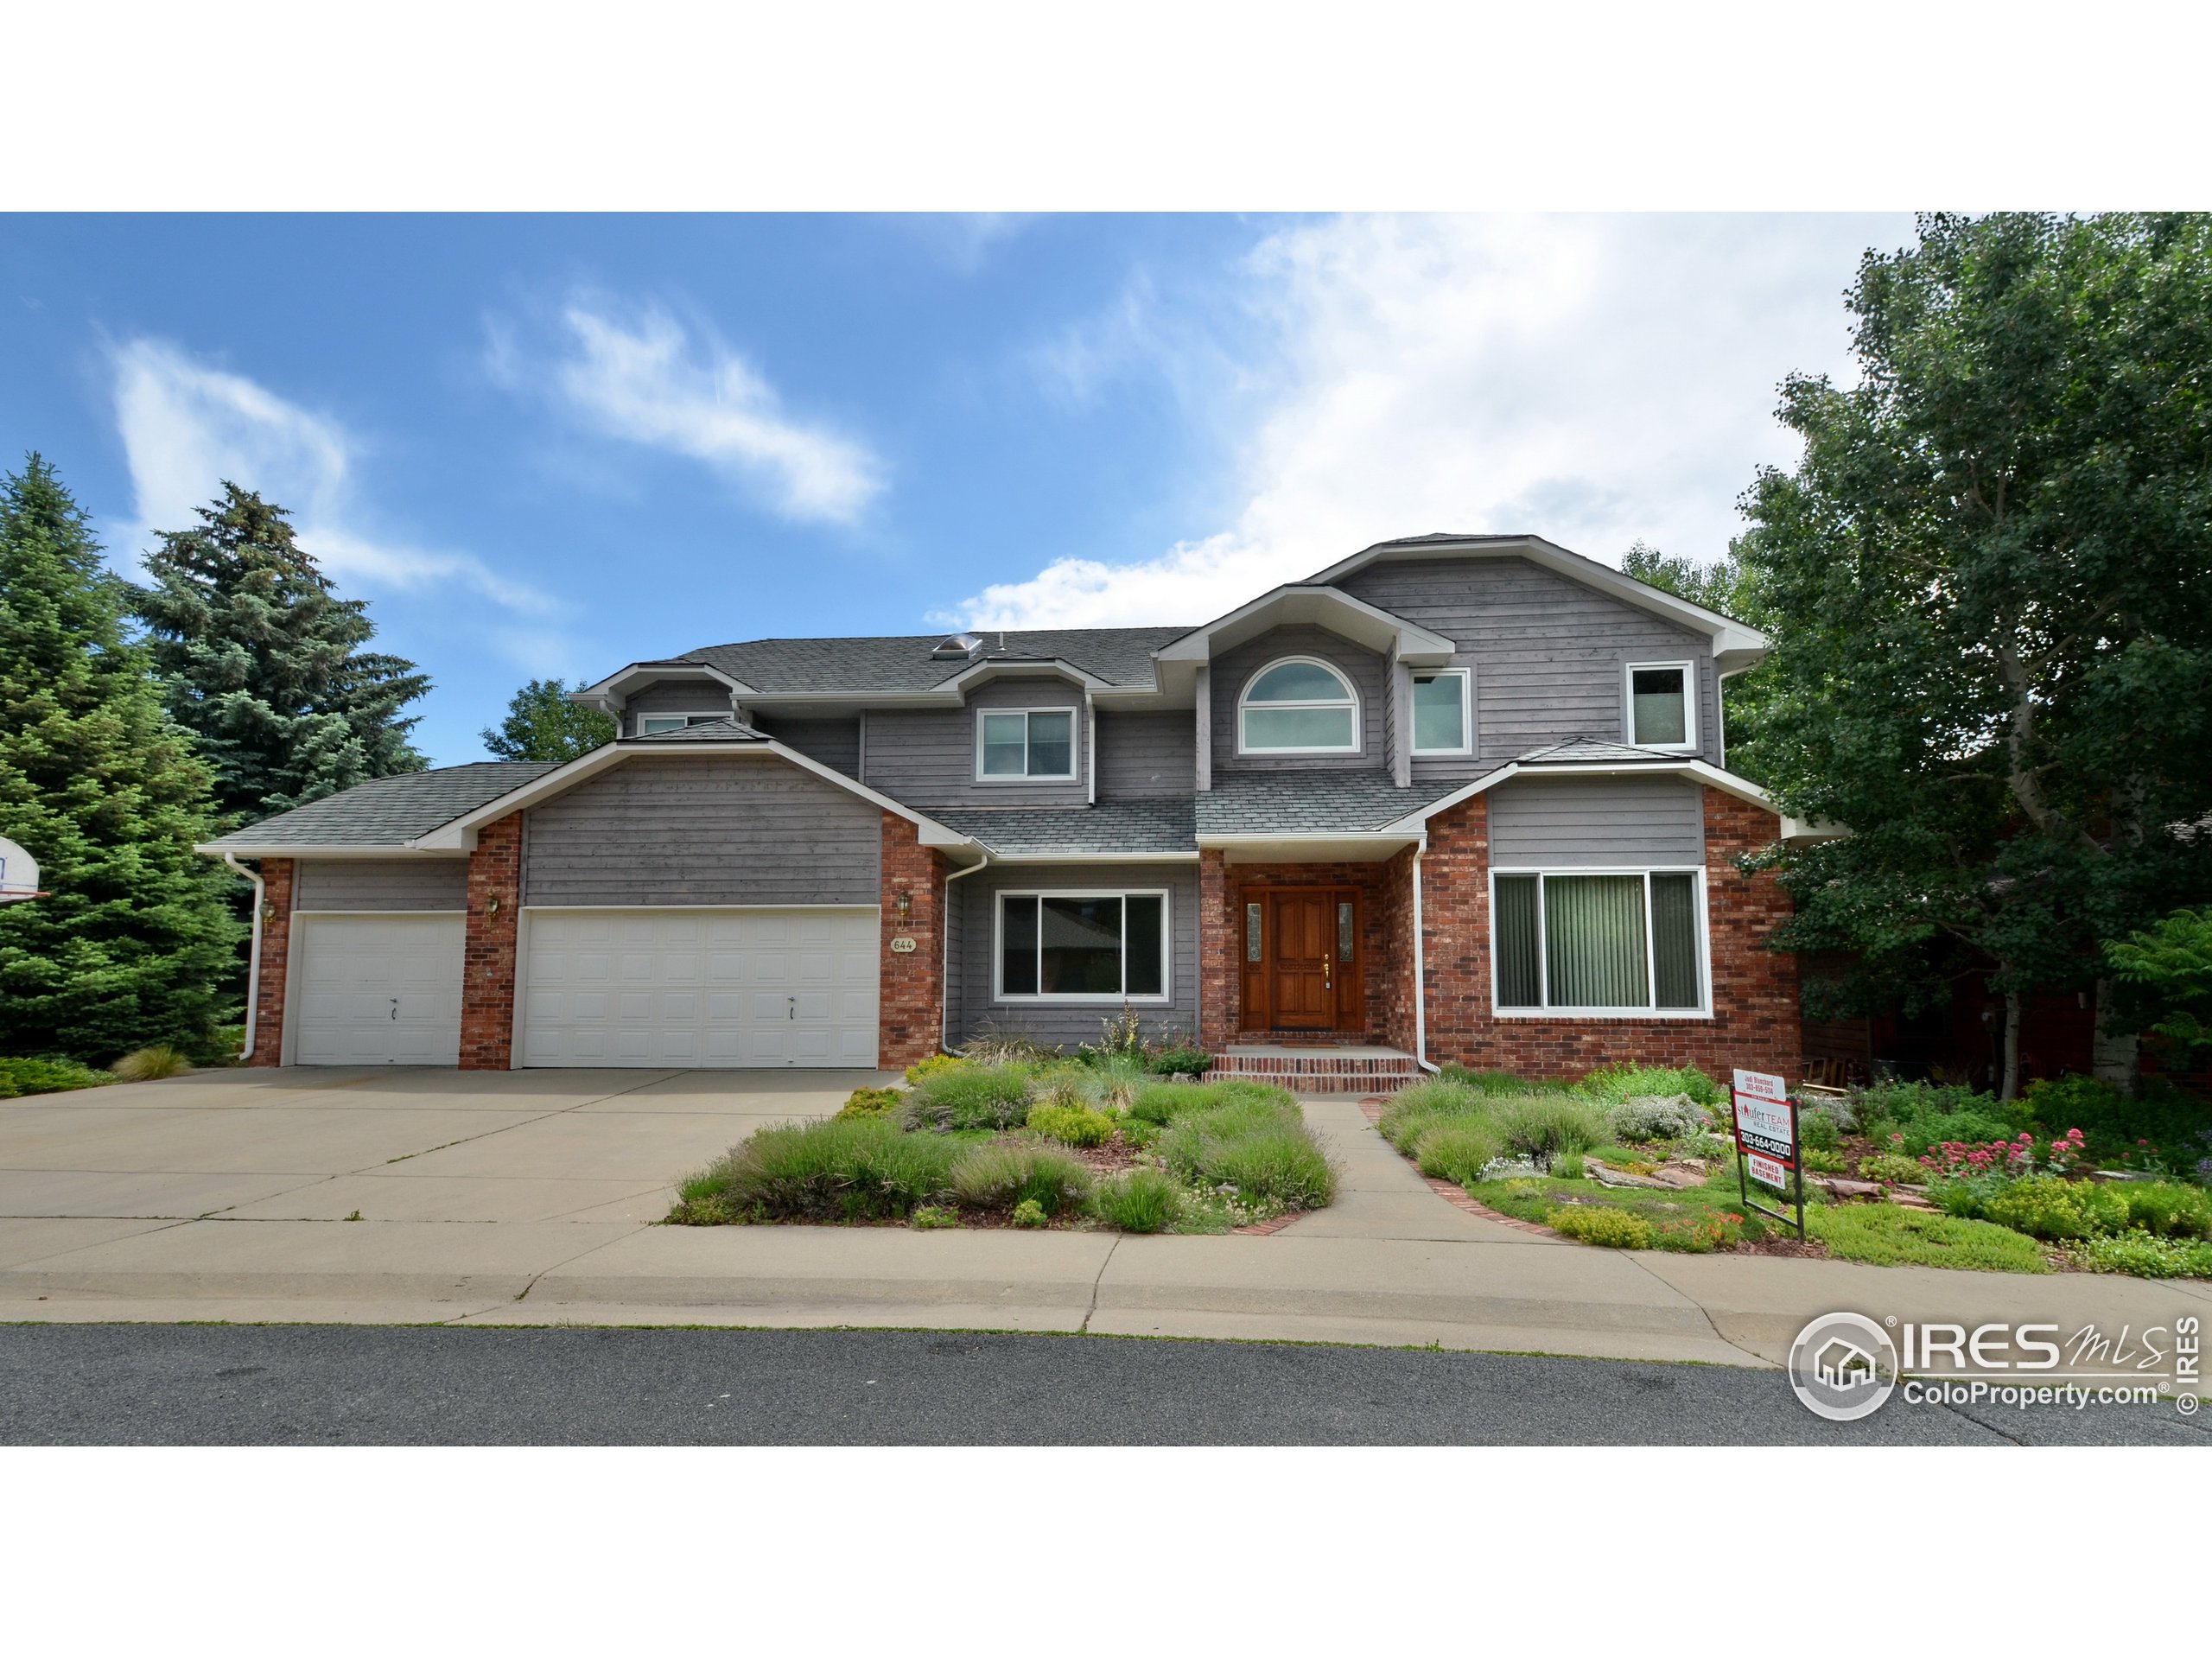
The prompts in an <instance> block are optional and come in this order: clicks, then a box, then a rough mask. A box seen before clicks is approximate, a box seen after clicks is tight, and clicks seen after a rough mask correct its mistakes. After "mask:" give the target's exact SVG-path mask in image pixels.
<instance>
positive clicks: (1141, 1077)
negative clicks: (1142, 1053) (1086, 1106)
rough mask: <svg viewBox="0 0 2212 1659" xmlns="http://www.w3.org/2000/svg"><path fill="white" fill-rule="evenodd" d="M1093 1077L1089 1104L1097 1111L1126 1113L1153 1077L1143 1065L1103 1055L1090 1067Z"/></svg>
mask: <svg viewBox="0 0 2212 1659" xmlns="http://www.w3.org/2000/svg"><path fill="white" fill-rule="evenodd" d="M1093 1069H1094V1071H1096V1077H1095V1078H1094V1080H1093V1083H1092V1096H1091V1097H1092V1100H1093V1102H1094V1103H1096V1105H1098V1106H1099V1107H1100V1108H1102V1109H1107V1110H1111V1111H1117V1112H1125V1111H1127V1110H1128V1109H1129V1106H1130V1103H1132V1102H1133V1101H1135V1099H1136V1097H1137V1091H1138V1090H1140V1089H1142V1088H1143V1087H1144V1086H1145V1085H1146V1084H1147V1083H1149V1082H1151V1081H1152V1074H1151V1073H1150V1072H1149V1071H1146V1070H1145V1067H1144V1062H1143V1061H1141V1060H1137V1059H1132V1058H1130V1057H1129V1056H1128V1055H1126V1054H1109V1055H1103V1056H1102V1057H1101V1058H1099V1059H1097V1060H1096V1061H1095V1062H1094V1063H1093Z"/></svg>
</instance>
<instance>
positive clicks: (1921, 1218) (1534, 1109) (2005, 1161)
mask: <svg viewBox="0 0 2212 1659" xmlns="http://www.w3.org/2000/svg"><path fill="white" fill-rule="evenodd" d="M2075 1081H2076V1080H2072V1079H2069V1080H2068V1082H2069V1084H2072V1083H2074V1082H2075ZM2081 1092H2082V1091H2081V1090H2079V1089H2078V1088H2076V1089H2070V1090H2062V1091H2059V1093H2060V1094H2061V1095H2062V1096H2063V1097H2064V1098H2065V1099H2068V1100H2073V1099H2076V1098H2078V1097H2079V1096H2080V1095H2081ZM1725 1098H1726V1097H1725V1096H1724V1095H1723V1093H1722V1091H1721V1090H1720V1087H1719V1084H1716V1083H1714V1082H1713V1080H1712V1079H1711V1078H1709V1077H1705V1076H1703V1075H1702V1074H1701V1073H1699V1072H1697V1071H1652V1070H1637V1069H1633V1068H1624V1067H1616V1068H1611V1069H1608V1070H1605V1071H1598V1072H1593V1073H1592V1075H1591V1076H1590V1077H1586V1078H1584V1079H1583V1080H1582V1082H1580V1084H1530V1083H1526V1082H1523V1081H1522V1080H1521V1079H1519V1078H1516V1077H1510V1076H1508V1075H1506V1074H1503V1073H1499V1072H1484V1073H1471V1072H1466V1071H1458V1070H1456V1069H1453V1068H1447V1069H1446V1073H1445V1074H1444V1075H1443V1076H1441V1077H1437V1078H1433V1079H1430V1080H1427V1081H1424V1082H1421V1083H1418V1084H1413V1085H1412V1086H1411V1087H1409V1088H1407V1089H1405V1090H1401V1091H1400V1092H1399V1093H1398V1094H1396V1095H1395V1096H1392V1097H1391V1098H1390V1100H1389V1102H1388V1103H1386V1104H1385V1105H1384V1107H1383V1110H1382V1112H1381V1114H1380V1116H1379V1117H1378V1119H1377V1122H1376V1128H1378V1129H1379V1130H1380V1131H1381V1132H1382V1134H1383V1136H1384V1137H1385V1138H1386V1139H1387V1140H1389V1141H1390V1142H1391V1144H1392V1145H1393V1146H1395V1147H1397V1148H1398V1150H1399V1151H1400V1152H1401V1153H1402V1154H1405V1155H1406V1156H1407V1157H1408V1159H1410V1160H1413V1161H1414V1163H1415V1164H1416V1165H1418V1166H1419V1167H1420V1168H1421V1173H1423V1174H1424V1175H1427V1176H1428V1177H1429V1178H1431V1179H1432V1180H1443V1181H1450V1182H1452V1183H1454V1184H1455V1185H1459V1187H1461V1188H1462V1189H1463V1190H1464V1191H1465V1193H1466V1194H1467V1196H1468V1198H1470V1199H1471V1200H1472V1201H1473V1202H1474V1203H1476V1204H1478V1205H1481V1206H1482V1207H1484V1209H1486V1210H1489V1211H1492V1212H1495V1213H1497V1214H1498V1215H1500V1216H1503V1217H1512V1218H1515V1219H1516V1220H1519V1221H1521V1222H1522V1223H1540V1224H1543V1225H1544V1226H1546V1227H1548V1229H1550V1230H1553V1231H1554V1232H1556V1233H1558V1234H1560V1236H1565V1237H1568V1238H1573V1239H1576V1240H1579V1241H1580V1242H1582V1243H1592V1244H1602V1245H1609V1246H1612V1247H1615V1248H1619V1249H1668V1250H1681V1251H1691V1252H1698V1253H1705V1252H1709V1251H1715V1250H1723V1251H1736V1252H1744V1253H1757V1254H1763V1255H1764V1254H1789V1255H1827V1256H1833V1257H1836V1258H1838V1259H1840V1260H1845V1261H1853V1262H1869V1263H1874V1264H1878V1265H1885V1266H1888V1265H1916V1266H1930V1267H1951V1268H1970V1269H1983V1270H1988V1271H1995V1272H2009V1273H2048V1272H2050V1271H2052V1270H2054V1269H2058V1270H2065V1271H2083V1272H2101V1273H2126V1274H2136V1275H2138V1276H2143V1277H2152V1278H2171V1277H2207V1278H2212V1192H2208V1191H2207V1190H2206V1188H2205V1186H2204V1185H2202V1184H2201V1183H2199V1182H2198V1181H2194V1180H2183V1179H2172V1178H2171V1176H2167V1175H2165V1170H2166V1169H2167V1168H2168V1167H2169V1166H2166V1165H2164V1164H2163V1163H2162V1164H2160V1165H2159V1166H2158V1168H2157V1169H2156V1170H2142V1169H2140V1168H2139V1169H2136V1170H2131V1171H2127V1172H2126V1173H2128V1174H2130V1175H2131V1176H2133V1177H2135V1179H2126V1180H2118V1181H2109V1182H2107V1181H2100V1180H2096V1179H2090V1178H2091V1177H2092V1176H2093V1174H2094V1173H2095V1171H2094V1162H2093V1160H2092V1158H2091V1156H2090V1154H2091V1151H2092V1149H2093V1148H2094V1147H2096V1146H2097V1145H2098V1141H2099V1138H2100V1137H2099V1136H2097V1135H2095V1134H2094V1132H2092V1133H2085V1132H2084V1131H2082V1129H2081V1128H2079V1127H2078V1126H2069V1128H2066V1129H2064V1130H2061V1131H2058V1132H2056V1133H2054V1132H2051V1131H2050V1129H2049V1128H2048V1127H2047V1125H2045V1124H2044V1123H2043V1122H2039V1121H2037V1119H2036V1117H2035V1113H2036V1111H2037V1108H2038V1106H2040V1105H2046V1104H2048V1103H2049V1102H2048V1099H2046V1100H2044V1101H2038V1100H2037V1096H2036V1095H2035V1094H2033V1093H2031V1096H2030V1097H2029V1098H2028V1099H2027V1100H2026V1101H2024V1102H2021V1103H2014V1104H2013V1105H2012V1107H2010V1108H2006V1109H2003V1111H2002V1112H2000V1109H1999V1108H1998V1107H1997V1106H1996V1104H1995V1103H1993V1102H1991V1101H1989V1100H1988V1099H1987V1097H1986V1096H1971V1095H1968V1094H1967V1092H1966V1091H1964V1090H1936V1089H1929V1088H1928V1087H1927V1086H1925V1085H1902V1086H1892V1087H1891V1088H1888V1089H1885V1090H1866V1091H1863V1092H1862V1093H1861V1094H1860V1095H1859V1096H1856V1097H1854V1098H1853V1099H1852V1100H1850V1101H1848V1102H1846V1103H1841V1104H1840V1106H1836V1107H1827V1106H1821V1107H1814V1108H1810V1109H1807V1110H1806V1111H1805V1112H1804V1113H1803V1115H1802V1119H1801V1122H1802V1134H1803V1139H1804V1150H1805V1154H1806V1165H1807V1169H1808V1181H1807V1186H1806V1216H1805V1224H1806V1233H1807V1237H1806V1240H1805V1242H1804V1243H1802V1244H1801V1243H1798V1242H1797V1241H1796V1239H1795V1238H1794V1237H1793V1236H1789V1233H1788V1232H1787V1231H1786V1230H1783V1229H1781V1228H1778V1227H1777V1226H1776V1225H1775V1224H1773V1223H1771V1222H1770V1221H1767V1220H1766V1219H1764V1218H1763V1217H1759V1216H1758V1215H1757V1214H1756V1213H1753V1212H1751V1211H1748V1210H1747V1209H1746V1207H1745V1205H1744V1204H1743V1203H1742V1200H1741V1197H1740V1193H1739V1189H1738V1178H1737V1173H1736V1169H1735V1165H1734V1160H1733V1157H1732V1154H1731V1153H1730V1149H1729V1146H1728V1143H1727V1141H1726V1140H1725V1139H1724V1138H1723V1130H1724V1126H1725V1121H1726V1106H1725ZM2161 1109H2164V1108H2161ZM2114 1116H2117V1114H2114ZM2022 1125H2024V1127H2022ZM2016 1129H2017V1132H2015V1130H2016ZM1984 1130H1988V1131H1991V1134H1990V1135H1988V1136H1987V1137H1986V1138H1979V1139H1977V1138H1974V1137H1975V1136H1977V1135H1980V1132H1982V1131H1984ZM2101 1139H2102V1141H2103V1144H2104V1145H2105V1146H2106V1147H2107V1148H2109V1147H2114V1146H2118V1147H2120V1151H2119V1153H2118V1154H2117V1156H2116V1157H2115V1159H2114V1161H2115V1162H2116V1163H2120V1164H2122V1165H2125V1164H2126V1162H2128V1161H2130V1159H2131V1154H2133V1156H2134V1158H2135V1159H2136V1160H2142V1161H2147V1158H2146V1157H2145V1154H2143V1153H2142V1152H2141V1151H2140V1148H2145V1147H2153V1146H2154V1144H2155V1143H2154V1142H2152V1141H2151V1140H2150V1139H2149V1138H2147V1137H2141V1138H2139V1140H2138V1143H2137V1147H2134V1148H2130V1147H2126V1144H2125V1141H2126V1136H2125V1134H2124V1131H2123V1132H2120V1133H2114V1132H2113V1131H2112V1130H2110V1129H2107V1131H2106V1132H2105V1133H2104V1135H2102V1136H2101ZM2193 1173H2204V1170H2203V1169H2202V1168H2200V1169H2199V1170H2198V1171H2196V1172H2193ZM1823 1175H1827V1176H1829V1177H1831V1178H1834V1177H1840V1178H1841V1179H1842V1182H1848V1183H1853V1184H1855V1185H1853V1186H1851V1187H1849V1188H1848V1189H1847V1188H1846V1187H1845V1186H1844V1185H1841V1183H1840V1182H1838V1181H1836V1180H1834V1179H1830V1180H1828V1181H1827V1182H1826V1183H1823V1181H1822V1176H1823ZM2152 1175H2157V1176H2160V1177H2164V1178H2163V1179H2144V1177H2146V1176H2152ZM1771 1203H1772V1197H1771V1195H1770V1204H1771ZM1774 1207H1777V1208H1779V1207H1780V1206H1779V1205H1774Z"/></svg>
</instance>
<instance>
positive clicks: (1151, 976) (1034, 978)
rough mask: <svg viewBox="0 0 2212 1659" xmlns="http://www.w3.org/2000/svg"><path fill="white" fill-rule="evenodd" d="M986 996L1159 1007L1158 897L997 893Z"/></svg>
mask: <svg viewBox="0 0 2212 1659" xmlns="http://www.w3.org/2000/svg"><path fill="white" fill-rule="evenodd" d="M996 931H997V938H996V943H995V950H994V955H995V962H996V964H997V966H996V969H995V974H994V976H993V981H994V983H993V994H994V995H995V999H996V1000H997V1001H1001V1002H1165V1001H1167V999H1168V995H1169V990H1170V987H1169V983H1168V979H1169V958H1168V949H1169V946H1168V916H1167V894H1166V891H1165V890H1164V889H1163V890H1155V891H1150V892H1147V891H1132V892H1106V893H1095V892H1060V893H1043V892H1038V893H1000V894H999V896H998V926H997V930H996Z"/></svg>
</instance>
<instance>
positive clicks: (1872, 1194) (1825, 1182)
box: [1810, 1175, 1882, 1198]
mask: <svg viewBox="0 0 2212 1659" xmlns="http://www.w3.org/2000/svg"><path fill="white" fill-rule="evenodd" d="M1810 1184H1811V1185H1814V1186H1817V1187H1819V1188H1820V1189H1821V1191H1822V1192H1825V1193H1827V1195H1828V1196H1829V1197H1830V1198H1880V1197H1881V1196H1882V1184H1881V1183H1880V1182H1879V1181H1854V1180H1852V1179H1849V1178H1848V1177H1847V1176H1842V1175H1815V1176H1814V1177H1813V1178H1812V1180H1811V1183H1810Z"/></svg>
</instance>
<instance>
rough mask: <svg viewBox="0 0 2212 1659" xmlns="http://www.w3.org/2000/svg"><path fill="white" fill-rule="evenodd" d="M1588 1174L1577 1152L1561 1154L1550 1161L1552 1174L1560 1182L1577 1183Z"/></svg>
mask: <svg viewBox="0 0 2212 1659" xmlns="http://www.w3.org/2000/svg"><path fill="white" fill-rule="evenodd" d="M1552 1173H1553V1174H1554V1176H1556V1177H1557V1178H1558V1179H1560V1180H1562V1181H1579V1180H1581V1179H1583V1178H1584V1177H1585V1176H1586V1175H1587V1174H1588V1173H1590V1172H1589V1167H1588V1166H1587V1165H1586V1164H1585V1163H1584V1162H1583V1161H1582V1154H1580V1153H1579V1152H1562V1153H1561V1154H1560V1155H1559V1156H1558V1157H1556V1158H1554V1159H1553V1160H1552Z"/></svg>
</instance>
